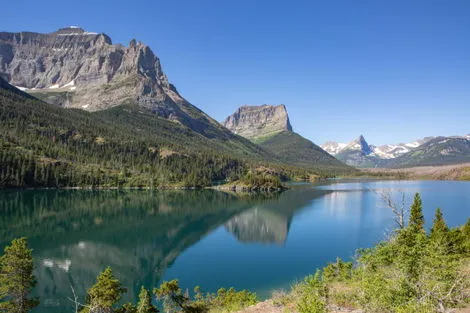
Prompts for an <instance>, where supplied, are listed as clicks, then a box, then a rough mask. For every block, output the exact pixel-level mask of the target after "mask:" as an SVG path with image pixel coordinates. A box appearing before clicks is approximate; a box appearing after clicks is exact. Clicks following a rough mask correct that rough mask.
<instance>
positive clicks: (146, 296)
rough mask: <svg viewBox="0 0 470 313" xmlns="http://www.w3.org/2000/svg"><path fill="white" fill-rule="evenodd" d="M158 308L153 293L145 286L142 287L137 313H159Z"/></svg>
mask: <svg viewBox="0 0 470 313" xmlns="http://www.w3.org/2000/svg"><path fill="white" fill-rule="evenodd" d="M157 312H158V310H157V308H156V307H155V306H154V305H153V304H152V295H151V293H150V291H149V290H147V289H145V288H144V286H142V288H141V289H140V294H139V303H138V304H137V313H157Z"/></svg>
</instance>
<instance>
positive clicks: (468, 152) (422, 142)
mask: <svg viewBox="0 0 470 313" xmlns="http://www.w3.org/2000/svg"><path fill="white" fill-rule="evenodd" d="M321 147H322V148H323V149H324V150H325V151H327V152H328V153H330V154H331V155H334V156H335V157H336V158H337V159H339V160H341V161H343V162H345V163H346V164H348V165H351V166H356V167H410V166H424V165H444V164H455V163H462V162H468V161H470V134H468V135H464V136H448V137H444V136H439V137H425V138H422V139H418V140H416V141H413V142H409V143H399V144H388V145H382V146H375V145H370V144H368V143H367V141H366V140H365V138H364V136H362V135H361V136H359V137H358V138H357V139H356V140H353V141H351V142H350V143H339V142H332V141H330V142H326V143H324V144H323V145H321Z"/></svg>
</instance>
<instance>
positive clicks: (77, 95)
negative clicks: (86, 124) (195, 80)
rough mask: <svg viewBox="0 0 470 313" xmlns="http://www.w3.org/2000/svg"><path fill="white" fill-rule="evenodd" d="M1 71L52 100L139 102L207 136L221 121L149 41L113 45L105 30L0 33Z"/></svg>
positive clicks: (99, 104) (97, 106) (92, 105)
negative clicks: (182, 88) (180, 84)
mask: <svg viewBox="0 0 470 313" xmlns="http://www.w3.org/2000/svg"><path fill="white" fill-rule="evenodd" d="M0 76H1V77H3V78H4V79H5V80H6V81H7V82H9V83H10V84H12V85H14V86H17V87H18V88H19V89H21V90H23V91H26V92H28V93H30V94H32V95H34V96H35V97H37V98H40V99H42V100H44V101H46V102H48V103H52V104H56V105H59V106H63V107H66V108H80V109H84V110H87V111H99V110H104V109H108V108H111V107H114V106H118V105H121V104H129V103H131V104H137V105H138V106H140V107H143V108H146V109H148V110H150V111H152V112H154V113H156V114H157V115H159V116H160V117H163V118H166V119H168V120H170V121H175V122H178V123H181V124H183V125H185V126H187V127H189V128H191V129H192V130H195V131H197V132H199V133H201V134H204V135H205V136H207V137H212V136H216V135H217V132H224V129H223V128H222V127H220V125H219V124H218V123H217V122H216V121H215V120H213V119H212V118H210V117H209V116H208V115H206V114H205V113H204V112H202V111H201V110H199V109H198V108H196V107H195V106H193V105H191V104H190V103H189V102H188V101H186V100H185V99H184V98H183V97H182V96H181V95H180V94H179V93H178V91H177V90H176V88H175V87H174V86H173V85H172V84H170V83H169V81H168V78H167V76H166V75H165V73H164V72H163V70H162V67H161V64H160V60H159V58H158V57H157V56H156V55H155V54H154V53H153V52H152V50H151V49H150V48H149V47H148V46H147V45H145V44H143V43H141V42H137V41H136V40H134V39H133V40H131V41H130V43H129V45H128V46H127V47H126V46H123V45H121V44H113V43H112V40H111V38H110V37H109V36H108V35H106V34H99V33H93V32H88V31H85V30H84V29H82V28H79V27H74V26H72V27H67V28H62V29H59V30H57V31H55V32H52V33H48V34H42V33H35V32H19V33H9V32H0Z"/></svg>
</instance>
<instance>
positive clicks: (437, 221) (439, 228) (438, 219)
mask: <svg viewBox="0 0 470 313" xmlns="http://www.w3.org/2000/svg"><path fill="white" fill-rule="evenodd" d="M448 232H449V227H447V224H446V222H445V220H444V217H443V216H442V211H441V209H440V208H437V210H436V214H435V216H434V223H433V225H432V228H431V239H433V238H436V237H441V236H443V235H444V234H447V233H448Z"/></svg>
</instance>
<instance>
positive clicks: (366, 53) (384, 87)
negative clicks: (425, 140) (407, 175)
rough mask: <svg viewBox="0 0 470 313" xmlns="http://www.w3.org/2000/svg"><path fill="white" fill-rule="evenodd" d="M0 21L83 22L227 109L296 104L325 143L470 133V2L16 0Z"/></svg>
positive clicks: (198, 98)
mask: <svg viewBox="0 0 470 313" xmlns="http://www.w3.org/2000/svg"><path fill="white" fill-rule="evenodd" d="M1 7H2V11H3V14H2V19H1V20H0V31H22V30H29V31H38V32H51V31H54V30H56V29H58V28H60V27H64V26H69V25H78V26H81V27H83V28H85V29H86V30H89V31H96V32H104V33H106V34H108V35H109V36H111V38H112V39H113V41H114V42H115V43H117V42H119V43H123V44H126V45H127V44H128V42H129V41H130V40H131V39H132V38H136V39H138V40H140V41H143V42H145V43H146V44H148V45H149V46H150V47H151V48H152V49H153V50H154V52H155V53H156V54H157V55H158V56H159V57H160V59H161V61H162V64H163V67H164V71H165V72H166V73H167V75H168V77H169V79H170V81H171V82H172V83H174V84H175V85H176V87H177V88H178V90H179V91H180V92H181V94H182V95H183V96H185V97H186V98H187V99H188V100H189V101H190V102H192V103H193V104H194V105H196V106H198V107H199V108H201V109H202V110H204V111H205V112H207V113H208V114H210V115H211V116H213V117H214V118H216V119H217V120H219V121H220V120H223V119H224V118H225V117H226V116H227V115H229V114H231V113H232V112H233V111H235V110H236V108H237V107H238V106H240V105H242V104H265V103H267V104H280V103H283V104H285V105H286V106H287V108H288V111H289V115H290V118H291V123H292V125H293V127H294V130H295V131H297V132H299V133H300V134H302V135H303V136H305V137H307V138H309V139H311V140H313V141H314V142H316V143H319V144H320V143H323V142H324V141H327V140H336V141H350V140H352V139H354V138H355V137H357V136H359V134H364V136H365V137H366V139H367V140H368V141H369V142H370V143H373V144H384V143H396V142H406V141H412V140H414V139H416V138H420V137H424V136H429V135H453V134H467V133H470V122H469V121H470V1H468V0H463V1H458V0H452V1H434V0H423V1H418V0H407V1H402V0H385V1H377V0H371V1H353V0H350V1H336V0H328V1H326V0H325V1H294V0H291V1H275V0H270V1H261V0H258V1H256V0H237V1H224V0H197V1H195V0H174V1H169V0H166V1H160V0H153V1H137V0H135V1H116V0H113V1H111V0H105V1H99V0H95V1H89V0H81V1H32V0H15V1H4V2H3V3H2V5H1Z"/></svg>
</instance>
